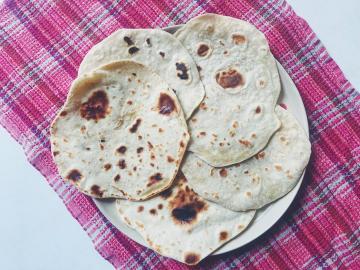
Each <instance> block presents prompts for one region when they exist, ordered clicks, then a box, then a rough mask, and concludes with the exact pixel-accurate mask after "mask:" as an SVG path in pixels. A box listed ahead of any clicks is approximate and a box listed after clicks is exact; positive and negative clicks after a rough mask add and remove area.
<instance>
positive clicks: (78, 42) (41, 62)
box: [0, 0, 360, 269]
mask: <svg viewBox="0 0 360 270" xmlns="http://www.w3.org/2000/svg"><path fill="white" fill-rule="evenodd" d="M118 2H119V3H118V4H116V3H115V2H113V1H108V0H106V1H105V0H104V1H100V0H99V1H92V0H87V1H85V0H84V1H52V0H49V1H46V0H37V1H36V0H31V1H30V0H26V1H25V0H24V1H7V0H5V1H4V2H3V3H2V4H1V5H0V20H1V22H0V44H1V47H0V80H1V81H0V109H1V113H0V123H1V125H2V126H3V127H4V128H6V129H7V130H8V132H9V133H10V134H11V135H12V136H13V137H14V138H15V140H17V141H18V142H19V143H20V144H21V145H22V146H23V148H24V151H25V154H26V156H27V158H28V159H29V162H30V163H31V164H32V165H33V166H35V167H36V168H37V169H38V170H39V171H40V172H41V173H42V174H43V175H44V177H45V178H46V180H47V181H48V183H49V184H50V185H51V187H52V188H53V189H54V190H55V192H56V193H57V194H58V196H59V197H60V198H61V199H62V200H63V202H64V204H65V205H66V207H67V209H68V210H69V211H70V212H71V214H72V215H73V216H74V218H76V220H77V221H78V222H79V224H80V225H81V226H82V227H83V229H84V230H85V231H86V232H87V233H88V235H89V237H90V238H91V239H92V241H93V242H94V246H95V248H96V250H97V251H98V252H99V253H100V254H101V255H102V256H103V257H104V258H105V259H106V260H108V261H109V262H110V263H111V264H113V265H114V267H116V268H120V269H125V268H126V269H186V268H187V266H186V265H184V264H181V263H179V262H176V261H174V260H172V259H169V258H166V257H162V256H160V255H158V254H156V253H155V252H153V251H152V250H150V249H147V248H144V247H143V246H140V245H139V244H137V243H135V242H134V241H132V240H130V239H129V238H127V237H126V236H125V235H123V234H122V233H121V232H120V231H118V230H117V229H116V228H115V227H114V226H113V225H112V224H110V222H109V221H108V220H107V219H106V218H105V217H104V216H103V215H102V214H101V213H100V212H99V210H98V209H97V208H96V206H95V205H94V203H93V201H92V200H91V199H90V198H89V197H87V196H85V195H83V194H82V193H79V192H78V191H77V190H76V189H75V188H73V187H72V186H70V185H69V184H67V183H65V182H64V181H63V180H62V179H61V177H60V176H59V174H58V173H57V170H56V167H55V165H54V162H53V160H52V157H51V153H50V144H49V125H50V123H51V121H52V120H53V119H54V117H55V114H56V112H57V111H58V110H59V109H60V107H61V106H62V105H63V103H64V101H65V97H66V94H67V92H68V90H69V86H70V83H71V82H72V80H73V79H74V78H75V77H76V73H77V68H78V67H79V64H80V62H81V60H82V58H83V56H84V55H85V54H86V52H87V51H88V50H89V49H90V48H91V47H92V46H93V45H94V44H96V43H97V42H99V41H101V40H102V39H103V38H105V37H106V36H108V35H110V34H111V33H112V32H114V31H115V30H117V29H119V28H123V27H127V28H154V27H165V26H169V25H174V24H180V23H184V22H186V21H187V20H189V19H190V18H192V17H194V16H196V15H199V14H201V13H204V12H212V13H218V14H224V15H228V16H232V17H235V18H240V19H243V20H247V21H249V22H251V23H252V24H254V25H256V27H257V28H258V29H260V30H261V31H263V32H264V33H265V35H266V37H267V38H268V40H269V42H270V47H271V51H272V52H273V54H274V55H275V57H276V58H277V59H278V61H279V62H280V63H281V64H282V65H283V67H284V68H285V69H286V70H287V72H288V73H289V75H290V76H291V78H292V79H293V80H294V82H295V84H296V86H297V88H298V90H299V92H300V94H301V97H302V99H303V101H304V103H305V107H306V111H307V115H308V119H309V124H310V133H311V135H310V139H311V142H312V153H313V154H312V158H311V161H310V165H309V167H308V170H307V174H306V177H305V179H304V183H303V185H302V188H301V189H300V191H299V194H298V196H297V197H296V199H295V201H294V203H293V204H292V206H291V207H290V209H289V210H288V211H287V213H286V214H285V215H284V216H283V217H282V218H281V220H280V221H279V222H277V223H276V224H275V225H274V226H273V228H272V229H271V230H270V231H268V232H267V233H265V234H264V235H263V236H261V237H260V238H259V239H257V240H256V241H254V242H253V243H251V244H249V245H247V246H245V247H243V248H240V249H237V250H235V251H232V252H230V253H227V254H224V255H219V256H212V257H209V258H207V259H205V260H204V261H203V262H201V263H200V265H199V266H197V267H199V268H206V269H230V268H237V269H238V268H247V269H287V268H289V269H291V268H292V269H299V268H302V269H315V268H316V269H317V268H329V269H339V268H349V269H360V260H359V257H360V256H359V252H360V247H359V243H360V241H359V239H360V229H359V228H360V201H359V195H360V194H359V193H360V192H359V191H360V189H359V187H360V185H359V181H358V180H359V175H360V165H359V164H360V138H359V136H360V125H359V123H360V106H359V105H360V97H359V94H358V93H357V92H356V91H355V89H354V88H353V87H352V86H351V84H350V83H349V82H348V81H347V80H346V78H345V77H344V75H343V73H342V72H341V70H340V69H339V67H338V66H337V65H336V63H335V62H334V61H333V60H332V59H331V57H330V56H329V54H328V53H327V52H326V50H325V48H324V46H323V45H322V44H321V42H320V40H319V39H318V38H317V37H316V35H315V34H314V32H313V31H312V30H311V29H310V27H309V26H308V25H307V23H306V22H305V21H304V20H303V19H301V18H299V17H298V16H297V15H296V14H295V13H294V11H293V10H292V9H291V7H290V6H289V5H288V4H287V3H286V2H285V1H283V0H272V1H270V0H267V1H266V0H263V1H261V0H255V1H234V0H230V1H226V3H224V2H225V1H224V2H223V1H209V0H199V1H194V0H193V1H192V0H184V1H156V0H139V1H128V0H126V1H118ZM197 267H195V268H197Z"/></svg>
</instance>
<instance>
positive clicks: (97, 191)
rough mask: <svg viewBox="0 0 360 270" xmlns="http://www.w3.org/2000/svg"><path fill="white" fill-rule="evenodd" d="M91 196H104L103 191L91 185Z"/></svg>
mask: <svg viewBox="0 0 360 270" xmlns="http://www.w3.org/2000/svg"><path fill="white" fill-rule="evenodd" d="M90 191H91V194H93V195H95V196H96V197H100V198H101V197H102V196H103V194H104V191H103V190H101V189H100V187H99V186H98V185H92V186H91V189H90Z"/></svg>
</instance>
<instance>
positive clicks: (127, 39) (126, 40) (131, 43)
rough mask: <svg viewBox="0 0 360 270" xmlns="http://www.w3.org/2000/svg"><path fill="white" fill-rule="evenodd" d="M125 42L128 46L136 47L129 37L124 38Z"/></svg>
mask: <svg viewBox="0 0 360 270" xmlns="http://www.w3.org/2000/svg"><path fill="white" fill-rule="evenodd" d="M124 41H125V42H126V44H127V45H128V46H131V45H134V41H132V40H131V38H130V37H128V36H125V37H124Z"/></svg>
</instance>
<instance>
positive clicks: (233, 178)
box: [182, 106, 311, 211]
mask: <svg viewBox="0 0 360 270" xmlns="http://www.w3.org/2000/svg"><path fill="white" fill-rule="evenodd" d="M275 111H276V114H277V115H278V116H279V118H280V120H281V123H282V125H281V128H280V130H278V131H277V132H276V133H275V135H274V136H273V137H272V138H271V139H270V142H269V144H268V145H267V146H266V148H265V149H263V150H262V151H261V152H259V153H258V154H257V155H256V156H255V157H252V158H251V159H249V160H246V161H244V162H242V163H239V164H236V165H232V166H229V167H224V168H214V167H211V166H209V165H208V164H206V163H205V162H203V161H202V160H201V159H199V158H198V157H196V155H194V154H191V153H190V154H189V155H188V156H187V157H186V159H185V160H184V162H183V167H182V171H183V172H184V174H185V175H186V177H187V179H188V181H189V185H190V186H191V187H192V188H193V189H194V190H195V191H196V192H197V193H199V195H201V196H202V197H204V198H205V199H208V200H211V201H213V202H216V203H218V204H220V205H222V206H224V207H226V208H228V209H231V210H234V211H245V210H249V209H258V208H260V207H263V206H264V205H266V204H268V203H271V202H272V201H274V200H276V199H278V198H280V197H282V196H284V195H285V194H287V193H288V192H289V191H290V190H291V189H292V188H293V187H294V186H295V185H296V183H297V182H298V180H299V178H300V176H301V174H302V172H303V170H304V168H305V167H306V165H307V163H308V162H309V158H310V153H311V145H310V142H309V139H308V137H307V135H306V134H305V132H304V130H303V129H302V128H301V126H300V125H299V123H298V122H297V120H296V119H295V118H294V117H293V116H292V115H291V114H290V113H289V112H288V111H286V110H285V109H283V108H281V107H280V106H278V107H276V110H275Z"/></svg>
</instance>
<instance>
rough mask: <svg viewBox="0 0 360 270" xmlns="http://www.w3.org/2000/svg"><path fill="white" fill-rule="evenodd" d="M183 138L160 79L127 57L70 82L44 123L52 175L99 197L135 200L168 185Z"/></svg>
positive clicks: (176, 107)
mask: <svg viewBox="0 0 360 270" xmlns="http://www.w3.org/2000/svg"><path fill="white" fill-rule="evenodd" d="M189 137H190V136H189V134H188V131H187V126H186V122H185V118H184V115H183V112H182V109H181V106H180V104H179V102H178V100H177V97H176V95H175V94H174V93H173V91H172V90H171V89H170V88H169V86H168V84H167V83H166V82H165V81H164V80H162V79H161V78H160V77H159V76H158V75H156V74H155V73H153V72H152V71H151V70H150V69H149V68H147V67H145V66H143V65H142V64H139V63H136V62H133V61H119V62H114V63H112V64H109V65H106V66H103V67H101V68H100V69H98V70H96V71H93V72H91V73H89V74H85V75H83V76H81V77H79V78H78V79H76V80H75V81H74V83H73V84H72V87H71V89H70V93H69V95H68V98H67V100H66V103H65V105H64V107H63V108H62V110H61V111H60V113H59V114H58V116H57V117H56V119H55V121H54V122H53V124H52V126H51V147H52V152H53V156H54V159H55V162H56V164H57V167H58V170H59V173H60V174H61V176H62V177H63V178H64V179H65V180H67V181H70V182H71V183H73V184H74V185H76V186H77V187H78V188H79V190H81V191H82V192H84V193H86V194H88V195H91V196H93V197H99V198H106V197H115V198H127V199H132V200H142V199H146V198H148V197H150V196H152V195H154V194H156V193H158V192H160V191H162V190H163V189H165V188H167V187H168V186H170V185H171V183H172V181H173V179H174V177H175V175H176V173H177V171H178V168H179V164H180V162H181V160H182V157H183V155H184V152H185V149H186V146H187V143H188V141H189Z"/></svg>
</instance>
